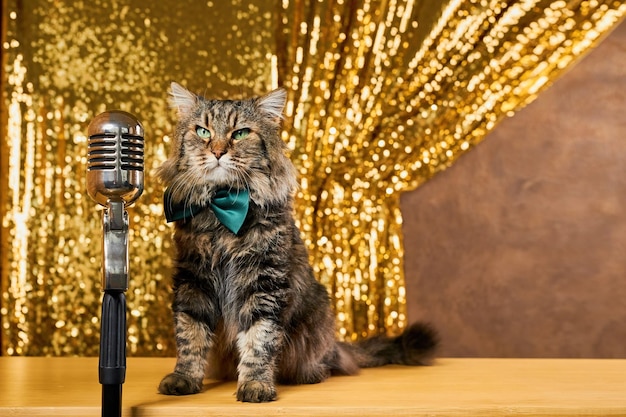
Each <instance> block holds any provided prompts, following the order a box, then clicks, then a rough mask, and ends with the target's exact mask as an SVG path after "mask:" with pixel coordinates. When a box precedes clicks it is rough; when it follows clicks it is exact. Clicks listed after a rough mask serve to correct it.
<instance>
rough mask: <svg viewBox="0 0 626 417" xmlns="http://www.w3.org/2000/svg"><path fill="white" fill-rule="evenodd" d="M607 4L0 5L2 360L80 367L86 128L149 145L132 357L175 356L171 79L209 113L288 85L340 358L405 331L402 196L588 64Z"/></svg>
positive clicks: (95, 300)
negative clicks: (165, 166)
mask: <svg viewBox="0 0 626 417" xmlns="http://www.w3.org/2000/svg"><path fill="white" fill-rule="evenodd" d="M625 13H626V5H625V4H624V2H623V1H598V0H585V1H567V2H566V1H540V0H524V1H490V0H466V1H460V0H457V1H454V0H449V1H441V0H422V1H410V0H403V1H401V0H396V1H394V0H378V1H368V0H354V1H346V0H343V1H340V0H334V1H330V0H328V1H304V0H282V2H252V1H250V2H245V1H243V0H232V1H231V2H228V3H227V2H218V1H215V0H213V1H207V2H198V1H193V0H184V1H175V2H174V1H163V2H151V3H150V4H149V5H148V3H146V2H144V1H139V0H126V1H122V0H112V1H108V0H106V1H105V0H94V1H90V2H85V1H70V0H66V1H63V0H29V1H18V0H4V1H3V3H2V77H1V82H2V88H1V90H2V93H3V99H2V114H1V119H0V129H1V132H0V133H1V138H2V142H0V191H1V194H0V216H1V219H2V220H1V221H2V227H1V233H2V234H1V238H0V243H1V251H2V252H1V260H2V263H1V269H0V273H1V274H0V284H1V292H2V298H1V300H0V312H1V316H2V320H1V323H2V332H1V333H0V334H1V341H2V343H1V345H2V350H1V352H2V354H9V355H96V354H97V351H98V336H99V313H100V298H101V295H100V288H99V283H100V274H101V273H100V259H101V242H100V239H101V234H102V230H101V223H100V215H101V213H100V210H101V208H100V207H98V206H97V204H95V203H94V202H93V201H91V199H90V198H88V196H87V195H86V193H85V170H86V154H87V141H86V136H85V135H86V129H87V125H88V123H89V121H90V120H91V119H92V118H93V117H94V116H95V115H96V114H98V113H100V112H102V111H104V110H106V109H113V108H120V109H122V110H125V111H128V112H131V113H133V114H135V115H136V116H137V117H138V118H139V119H140V120H141V121H142V122H143V124H144V126H145V128H146V155H145V159H146V167H147V173H146V181H145V184H146V190H145V192H144V195H143V196H142V197H141V198H140V199H139V200H138V201H137V203H135V205H134V206H133V207H132V208H130V210H129V212H130V220H131V230H130V262H131V265H130V268H131V271H130V278H131V281H130V289H129V291H128V293H127V295H128V308H129V316H128V318H129V321H128V332H129V333H128V347H129V353H130V354H134V355H173V354H174V344H173V335H172V331H171V329H170V327H171V326H170V317H171V316H170V312H169V303H170V291H169V278H168V269H169V267H170V261H169V256H170V254H171V248H170V242H171V241H170V233H171V230H170V229H169V227H167V226H166V225H165V222H164V218H163V213H162V206H161V196H162V191H163V190H162V187H161V185H160V184H158V183H157V182H155V181H154V179H153V178H152V177H151V176H150V170H151V169H152V168H154V167H156V166H158V165H159V164H160V163H161V162H162V161H163V160H164V158H165V148H166V147H167V146H168V144H169V141H170V137H169V135H171V132H172V121H173V119H174V114H173V113H172V111H171V110H170V109H168V108H167V106H166V90H167V88H168V86H169V83H170V82H171V81H173V80H175V81H178V82H180V83H182V84H184V85H186V86H187V87H188V88H189V89H191V90H192V91H197V92H200V93H206V94H207V95H210V96H214V97H241V96H248V95H251V94H258V93H263V92H265V91H266V90H268V89H270V88H272V87H274V86H276V85H284V86H286V87H287V89H288V91H289V102H288V106H287V110H286V112H287V117H286V121H285V129H284V139H285V141H286V142H287V143H289V146H290V148H291V149H292V150H293V152H292V159H293V161H294V163H295V164H296V166H297V168H298V170H299V172H300V177H301V189H300V191H299V193H298V208H297V216H298V219H299V222H300V225H301V227H302V231H303V235H304V237H305V239H306V242H307V243H308V245H309V247H310V250H311V260H312V262H313V265H314V267H315V270H316V272H317V274H318V276H319V279H320V280H321V281H322V282H323V283H324V284H325V285H327V287H328V288H329V291H330V292H331V294H332V295H333V296H334V304H335V308H336V311H337V316H338V333H339V334H340V335H341V336H342V337H343V338H345V339H352V338H357V337H361V336H364V335H367V334H372V333H377V332H381V331H386V332H390V333H395V332H397V331H398V330H399V329H400V328H402V327H404V326H405V324H406V309H405V305H406V294H405V290H404V272H403V260H402V258H403V246H402V235H401V223H402V217H401V213H400V211H399V194H400V192H402V191H406V190H410V189H413V188H415V187H417V186H418V185H420V184H422V183H423V182H425V181H427V180H428V179H429V178H431V177H432V176H433V175H434V174H435V173H436V172H438V171H440V170H442V169H444V168H445V167H447V166H449V165H450V164H452V163H453V162H454V161H455V160H456V158H457V157H458V156H459V155H461V154H463V153H464V152H465V151H467V150H469V149H471V148H472V147H473V146H474V145H475V144H476V143H478V142H479V141H480V140H481V139H482V138H484V136H485V134H486V133H487V132H488V131H489V130H491V129H492V128H493V127H494V125H495V124H496V123H497V122H498V120H500V119H501V118H502V117H504V116H506V115H511V114H513V112H515V111H516V110H517V109H519V108H521V107H522V106H524V105H525V104H527V103H528V102H530V101H531V100H532V99H534V98H535V97H536V95H537V94H538V93H539V92H540V91H541V90H542V89H543V88H545V87H546V86H547V85H548V84H549V83H550V82H551V80H553V79H554V78H555V77H556V76H558V75H559V74H560V73H561V72H562V71H563V70H564V69H566V68H567V67H568V66H570V65H571V64H572V63H573V62H574V61H575V60H576V59H577V58H578V57H580V56H581V55H582V54H584V53H585V52H586V51H588V50H589V49H590V48H591V47H592V46H593V45H594V44H595V43H596V42H597V41H598V40H599V39H600V38H601V37H602V36H603V35H604V34H605V33H606V32H607V31H609V30H610V29H611V28H612V27H613V26H614V25H615V24H616V23H617V22H619V21H620V20H621V18H622V17H623V16H624V14H625Z"/></svg>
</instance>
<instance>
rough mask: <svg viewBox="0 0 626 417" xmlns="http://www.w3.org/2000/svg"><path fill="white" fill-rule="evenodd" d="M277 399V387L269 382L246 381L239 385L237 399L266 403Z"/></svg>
mask: <svg viewBox="0 0 626 417" xmlns="http://www.w3.org/2000/svg"><path fill="white" fill-rule="evenodd" d="M275 399H276V387H275V386H274V384H271V383H269V382H260V381H246V382H243V383H241V384H239V387H237V400H238V401H242V402H248V403H265V402H268V401H274V400H275Z"/></svg>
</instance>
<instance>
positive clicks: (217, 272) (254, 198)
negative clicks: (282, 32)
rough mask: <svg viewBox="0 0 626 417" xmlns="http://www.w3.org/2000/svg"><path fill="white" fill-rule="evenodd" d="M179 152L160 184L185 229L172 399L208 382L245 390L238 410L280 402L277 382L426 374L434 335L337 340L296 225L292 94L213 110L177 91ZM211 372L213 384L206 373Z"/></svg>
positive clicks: (180, 244) (166, 387)
mask: <svg viewBox="0 0 626 417" xmlns="http://www.w3.org/2000/svg"><path fill="white" fill-rule="evenodd" d="M170 95H171V97H170V104H171V105H172V106H174V107H176V108H177V109H178V115H179V120H178V125H177V128H176V134H175V137H174V141H173V146H172V149H171V153H170V155H169V158H168V159H167V160H166V162H165V163H164V164H163V165H162V166H161V167H160V168H159V169H158V171H157V173H158V175H159V177H160V178H161V180H162V181H163V182H164V184H165V185H167V190H166V193H165V203H164V204H165V211H166V216H167V218H168V221H175V222H176V223H175V233H174V241H175V244H176V249H177V254H176V257H175V265H174V274H173V289H174V300H173V304H172V309H173V314H174V324H175V334H176V346H177V360H176V367H175V369H174V372H173V373H171V374H169V375H167V376H165V378H163V380H162V381H161V384H160V386H159V391H160V392H161V393H163V394H172V395H183V394H194V393H197V392H199V391H200V390H201V389H202V386H203V385H202V381H203V379H204V378H205V377H209V376H210V377H213V378H219V379H237V400H239V401H247V402H264V401H272V400H275V399H276V382H279V383H286V384H312V383H317V382H321V381H323V380H324V379H326V378H328V377H329V376H330V375H334V374H342V375H352V374H355V373H357V372H358V370H359V368H362V367H372V366H381V365H385V364H391V363H393V364H405V365H424V364H428V362H429V360H430V359H431V358H432V356H433V353H434V350H435V347H436V345H437V337H436V335H435V332H434V331H433V330H432V329H431V328H430V327H429V326H426V325H423V324H414V325H412V326H410V327H409V328H407V329H406V330H405V331H404V333H403V334H401V335H400V336H397V337H386V336H377V337H374V338H370V339H367V340H364V341H362V342H359V343H356V344H348V343H343V342H338V341H336V339H335V320H334V314H333V311H332V310H331V307H330V302H329V296H328V293H327V290H326V288H325V287H324V286H323V285H322V284H320V283H319V282H317V281H316V280H315V278H314V276H313V272H312V268H311V266H310V265H309V263H308V255H307V250H306V247H305V245H304V244H303V242H302V240H301V237H300V232H299V231H298V229H297V227H296V225H295V222H294V218H293V192H294V190H295V188H296V174H295V169H294V167H293V165H292V163H291V161H290V160H289V158H288V157H287V156H286V154H285V152H286V146H285V144H284V143H283V141H282V140H281V137H280V132H281V124H280V122H281V118H282V111H283V107H284V105H285V100H286V93H285V91H284V90H282V89H278V90H275V91H272V92H270V93H269V94H267V95H265V96H262V97H256V98H252V99H247V100H234V101H231V100H209V99H206V98H204V97H201V96H198V95H195V94H193V93H191V92H189V91H187V90H186V89H185V88H183V87H181V86H180V85H178V84H176V83H172V86H171V91H170ZM207 372H208V373H207Z"/></svg>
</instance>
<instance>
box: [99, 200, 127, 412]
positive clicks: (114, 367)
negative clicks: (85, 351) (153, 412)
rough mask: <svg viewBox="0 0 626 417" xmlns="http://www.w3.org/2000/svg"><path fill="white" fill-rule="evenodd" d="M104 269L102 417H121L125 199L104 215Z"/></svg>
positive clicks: (108, 208) (111, 202)
mask: <svg viewBox="0 0 626 417" xmlns="http://www.w3.org/2000/svg"><path fill="white" fill-rule="evenodd" d="M102 227H103V236H102V238H103V239H102V244H103V252H104V253H103V257H102V262H103V268H102V288H103V291H104V296H103V298H102V319H101V327H100V365H99V372H98V376H99V379H100V384H101V385H102V417H121V415H122V384H123V383H124V380H125V378H126V295H125V291H126V290H127V289H128V212H127V211H126V209H125V203H124V201H123V200H119V201H115V200H109V202H108V207H107V208H105V210H104V213H103V216H102Z"/></svg>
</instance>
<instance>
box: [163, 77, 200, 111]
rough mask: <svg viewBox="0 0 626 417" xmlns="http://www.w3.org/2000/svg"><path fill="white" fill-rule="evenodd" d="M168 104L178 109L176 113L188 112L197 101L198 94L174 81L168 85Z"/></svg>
mask: <svg viewBox="0 0 626 417" xmlns="http://www.w3.org/2000/svg"><path fill="white" fill-rule="evenodd" d="M169 102H170V106H172V107H175V108H177V109H178V114H179V115H183V114H188V113H189V112H190V110H191V109H192V107H194V106H195V105H196V104H197V102H198V96H196V95H195V94H194V93H192V92H191V91H189V90H187V89H186V88H185V87H183V86H181V85H180V84H178V83H176V82H172V84H171V86H170V100H169Z"/></svg>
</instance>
